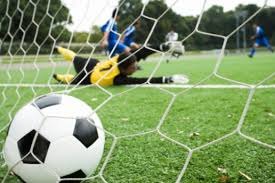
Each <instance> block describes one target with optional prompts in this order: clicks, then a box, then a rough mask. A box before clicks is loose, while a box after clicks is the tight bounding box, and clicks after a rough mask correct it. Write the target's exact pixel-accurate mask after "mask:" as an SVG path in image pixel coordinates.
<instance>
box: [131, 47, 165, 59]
mask: <svg viewBox="0 0 275 183" xmlns="http://www.w3.org/2000/svg"><path fill="white" fill-rule="evenodd" d="M150 48H151V49H149V48H147V47H142V48H139V49H133V50H131V53H134V55H135V56H136V58H137V61H140V60H141V59H146V58H147V57H148V56H150V55H152V54H154V53H156V51H163V50H162V49H161V48H160V46H150Z"/></svg>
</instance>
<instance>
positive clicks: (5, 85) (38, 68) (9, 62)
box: [0, 0, 275, 182]
mask: <svg viewBox="0 0 275 183" xmlns="http://www.w3.org/2000/svg"><path fill="white" fill-rule="evenodd" d="M180 1H181V0H175V1H173V3H172V4H171V5H170V6H169V8H168V9H167V10H166V11H164V12H163V13H162V14H161V15H160V16H159V17H157V18H153V17H150V15H147V14H144V12H145V9H146V7H147V4H148V3H149V2H148V1H147V2H146V3H144V5H143V9H142V11H141V12H140V15H139V16H138V17H136V19H138V18H144V19H148V20H151V21H152V22H153V26H152V27H151V30H150V32H149V33H148V35H147V39H146V40H145V42H144V43H143V47H146V48H148V49H152V48H150V46H148V42H149V39H150V38H151V36H152V34H154V33H156V30H155V28H156V26H157V24H158V22H159V20H161V18H162V17H163V16H165V15H166V13H167V12H168V10H169V9H171V8H172V7H173V6H176V5H177V3H178V2H180ZM7 2H8V3H7V7H6V13H5V17H2V20H1V21H0V28H1V24H2V22H3V21H4V18H5V20H6V21H7V20H8V21H9V27H8V30H6V35H5V36H4V37H3V38H2V40H1V42H0V48H1V47H2V46H3V44H4V42H5V40H9V44H10V45H12V44H14V37H15V36H16V35H17V34H18V33H19V32H21V33H22V41H21V42H20V44H19V46H18V49H17V50H16V51H12V50H11V48H12V47H11V46H10V47H9V49H8V51H7V53H8V54H7V56H5V57H3V58H2V59H1V60H0V65H1V67H2V68H3V69H1V72H5V75H6V79H5V80H4V82H2V83H0V87H1V104H0V110H2V109H3V108H5V104H6V103H7V102H8V101H9V100H12V101H13V102H12V105H9V107H8V112H7V113H6V114H2V115H3V116H1V117H0V118H1V123H2V124H1V130H0V131H1V132H2V133H3V132H4V131H6V130H7V128H8V126H9V122H10V121H11V120H12V118H13V114H14V113H15V110H16V109H17V108H18V105H19V103H20V102H22V100H23V99H24V97H25V95H24V93H21V89H22V88H28V89H30V90H31V93H32V96H31V98H35V97H37V96H39V95H40V89H41V88H43V89H47V91H48V92H58V93H66V94H70V93H72V92H75V91H81V90H83V89H85V88H88V87H90V86H79V85H74V86H68V85H55V84H52V83H51V81H52V79H51V76H52V74H53V73H55V72H56V70H57V69H58V68H57V64H58V63H56V62H55V61H54V55H53V50H54V46H55V45H56V40H57V39H58V37H59V36H61V34H62V33H63V32H62V31H61V32H60V35H57V36H53V35H52V34H51V31H50V32H49V34H48V37H47V38H45V41H46V39H50V40H51V42H52V43H53V46H52V48H51V50H50V54H49V55H48V56H46V58H45V59H48V60H49V62H48V63H47V66H46V67H48V66H50V68H51V75H50V76H49V78H48V79H47V81H45V82H44V83H39V82H37V81H38V79H39V77H41V72H42V68H43V64H39V63H37V62H38V59H41V57H39V51H40V48H41V47H42V46H43V45H44V41H42V42H41V43H40V44H39V43H38V42H37V36H38V32H39V27H40V25H41V23H42V22H43V20H44V19H46V18H49V19H51V21H50V24H49V25H48V26H49V27H50V30H51V29H53V22H54V19H55V18H56V16H58V11H59V10H61V8H62V6H63V5H61V7H59V8H58V9H57V11H56V13H55V14H50V12H49V11H48V10H49V7H50V4H51V0H48V3H47V5H46V7H45V9H47V11H46V14H45V15H44V17H43V18H42V19H41V20H40V21H39V22H36V21H35V19H34V18H33V20H32V22H30V24H34V25H35V26H36V30H35V32H36V34H35V37H34V39H33V43H32V45H30V46H29V49H31V47H35V48H36V49H37V54H36V55H33V56H32V57H31V58H30V56H28V55H27V53H28V48H26V47H24V39H25V34H26V32H27V31H28V28H29V27H30V26H27V27H23V26H22V23H23V18H24V13H25V11H27V8H28V7H33V9H34V11H33V17H35V15H36V13H37V12H36V6H37V4H38V3H39V2H40V0H39V1H35V2H34V1H32V0H30V1H28V4H27V6H26V7H25V8H24V9H21V8H20V6H19V4H20V1H17V8H16V11H15V12H13V14H10V13H9V11H8V9H9V6H10V4H9V2H10V1H9V0H7ZM125 2H127V1H123V2H122V3H125ZM207 2H208V1H207V0H204V1H203V4H202V8H201V13H200V15H199V18H198V21H197V23H196V26H195V28H194V29H193V31H192V32H191V33H190V34H189V35H188V36H186V37H185V38H184V39H183V40H181V42H182V43H185V42H186V40H188V38H190V37H191V36H193V35H194V34H200V35H205V36H212V37H216V38H219V39H221V40H223V45H222V48H221V51H220V52H219V55H218V58H217V61H216V63H215V67H214V68H213V71H212V72H211V73H210V74H209V75H208V76H206V77H204V78H203V79H202V80H200V81H199V82H197V83H196V84H194V85H175V86H173V85H152V84H150V83H149V80H150V79H151V78H152V77H153V76H154V75H155V74H156V72H157V71H158V69H159V67H160V65H161V63H162V62H164V61H165V60H166V55H167V53H168V52H169V51H168V52H160V51H157V50H155V51H156V52H158V53H159V54H160V59H159V61H157V63H156V65H155V66H154V68H153V70H152V72H151V73H150V77H149V79H148V82H146V83H144V84H141V85H135V86H132V87H126V89H125V90H124V91H122V92H121V91H120V92H118V93H115V92H114V93H113V92H112V91H109V90H107V89H106V88H103V87H101V86H99V85H98V84H95V85H94V87H96V89H98V90H99V91H100V92H102V93H104V94H105V95H106V96H107V97H106V99H105V100H104V101H102V102H101V103H100V105H98V106H97V107H96V109H95V111H96V112H97V111H98V110H100V109H102V108H103V107H104V106H105V105H106V104H108V103H110V102H111V100H113V99H114V98H116V97H120V96H121V95H125V94H126V93H128V92H130V91H133V90H136V89H137V88H141V87H144V88H145V87H152V88H155V89H157V90H160V91H161V92H163V93H165V94H167V95H169V96H170V97H171V99H170V100H169V102H168V105H167V107H166V108H165V110H164V113H163V114H162V115H161V118H160V120H159V122H158V124H157V125H156V126H155V127H154V129H152V130H148V131H140V132H137V133H136V132H135V133H132V134H127V135H115V134H114V133H112V132H109V131H107V130H105V133H106V134H107V135H108V136H109V137H110V138H111V139H112V143H111V144H110V148H109V149H108V153H107V155H106V156H105V158H104V161H103V163H102V166H101V168H100V170H99V171H98V172H97V174H96V175H92V176H90V177H88V178H86V179H85V180H93V179H96V178H100V179H101V180H102V181H103V182H107V180H106V177H105V175H104V171H105V169H106V167H107V166H108V163H109V162H110V160H111V158H112V154H113V152H114V150H115V148H116V147H117V144H118V142H119V141H121V140H123V139H127V138H131V137H135V136H143V135H148V134H151V133H155V134H158V135H159V136H161V137H162V138H164V139H166V140H168V141H170V142H172V143H174V144H177V145H179V146H181V147H182V148H183V149H184V150H185V151H187V152H188V155H187V158H186V160H185V162H184V163H183V164H182V169H181V171H180V172H178V176H177V178H176V179H175V180H176V182H181V181H182V179H184V173H185V172H186V170H187V169H188V165H189V162H190V160H191V158H192V155H193V154H194V153H196V152H197V151H199V150H201V149H203V148H206V147H208V146H211V145H213V144H215V143H218V142H220V141H222V140H224V139H226V138H228V137H230V136H232V135H234V134H239V135H240V136H241V137H243V138H245V139H248V140H249V141H251V142H253V143H255V144H256V145H262V146H264V147H266V148H270V149H273V150H274V149H275V146H274V145H271V144H268V143H265V142H262V141H259V140H257V139H255V138H253V137H250V136H248V135H246V134H244V133H242V131H241V129H242V126H243V123H244V120H245V118H246V115H247V112H248V109H249V107H250V104H251V101H252V99H253V96H254V93H255V91H256V90H258V89H261V88H274V87H275V86H274V85H263V84H264V83H265V82H266V81H268V80H269V79H270V78H273V77H274V76H275V73H272V74H271V75H269V76H268V77H266V78H265V79H263V80H262V81H260V82H259V83H258V84H254V85H251V84H248V83H245V82H241V81H237V80H233V79H230V78H227V77H225V76H223V75H221V74H220V73H219V69H220V66H221V63H222V61H223V58H224V52H225V48H226V45H227V42H228V40H229V39H230V38H231V37H232V36H233V35H234V34H235V33H236V32H237V31H238V30H240V29H241V28H242V27H243V26H244V25H245V24H246V23H247V22H249V21H250V20H251V19H252V18H254V17H255V16H256V15H257V14H258V13H259V12H261V11H262V10H263V9H264V8H265V7H266V6H267V2H268V0H265V1H263V4H262V6H261V8H260V9H258V10H257V11H256V12H255V13H254V14H253V15H252V16H250V17H248V18H247V19H246V20H245V22H243V23H242V24H241V25H240V26H239V27H237V28H236V29H234V30H233V31H232V32H231V33H230V34H229V35H218V34H214V33H208V32H204V31H201V30H200V27H199V26H200V23H201V21H202V17H203V13H204V11H205V9H206V4H207ZM87 3H91V1H87ZM93 3H94V2H93ZM186 3H187V2H186ZM94 4H95V5H96V3H94ZM13 5H14V4H13ZM121 5H122V4H120V5H119V6H118V7H120V6H121ZM86 7H89V5H87V6H86ZM110 7H111V8H112V9H113V8H114V7H115V6H114V5H113V4H112V1H107V3H106V4H105V5H104V7H103V8H102V10H100V11H101V12H102V11H105V9H107V8H110ZM84 11H85V13H84V17H83V18H85V17H86V13H87V12H88V11H89V10H88V9H85V10H84ZM16 13H20V14H21V17H22V18H21V20H19V26H18V29H17V31H16V32H13V33H11V32H10V27H11V26H12V24H13V21H15V20H13V17H14V15H15V14H16ZM100 16H101V15H100V14H99V15H98V16H97V18H98V17H100ZM95 21H96V19H94V20H92V24H93V22H95ZM68 23H69V17H67V22H64V24H68ZM75 26H78V25H75ZM122 33H123V32H122ZM122 33H121V34H119V37H121V35H122ZM89 36H90V35H89ZM72 37H73V33H72V35H71V39H70V40H69V45H68V47H70V44H71V42H72ZM8 38H9V39H8ZM86 44H87V45H89V46H90V48H91V50H92V51H91V54H89V57H90V58H91V57H93V54H94V51H95V49H96V48H97V47H98V46H99V42H98V43H97V44H91V43H90V42H89V41H88V40H87V42H86ZM19 52H21V53H23V55H22V56H18V53H19ZM30 59H31V60H32V62H27V61H28V60H30ZM4 61H6V62H5V63H4ZM15 61H16V62H15ZM1 62H2V63H1ZM28 67H31V68H34V70H33V71H32V72H34V73H33V78H32V79H31V80H32V82H31V83H29V82H26V81H25V80H26V72H29V71H28V70H27V68H28ZM70 68H71V66H70V67H69V69H68V72H69V71H70ZM14 72H18V73H19V75H20V78H21V79H20V80H18V81H14V80H13V74H14ZM87 74H89V73H87ZM190 77H192V76H190ZM212 77H216V78H220V79H222V80H224V81H228V82H229V83H231V84H230V85H204V83H205V81H207V80H208V79H209V78H212ZM59 87H61V88H59ZM173 87H177V88H184V89H185V90H182V91H180V92H173V91H172V90H169V88H173ZM10 88H12V89H13V90H14V91H15V93H16V95H15V96H14V97H15V98H12V99H11V98H9V92H10V90H9V89H10ZM167 88H168V89H167ZM194 88H201V89H209V88H238V89H246V90H248V91H249V95H248V98H247V99H246V103H245V105H244V108H243V111H242V114H241V116H240V120H239V122H238V125H237V126H236V127H235V129H234V130H233V131H231V132H230V133H227V134H226V135H223V136H221V137H219V138H217V139H215V140H213V141H210V142H208V143H205V144H203V145H200V146H198V147H195V148H191V147H189V146H188V145H186V144H185V143H184V142H180V141H178V140H175V139H173V138H171V137H170V136H168V135H167V134H165V133H164V132H162V130H161V127H162V126H163V124H164V123H165V120H166V118H167V116H168V114H169V112H170V111H171V108H172V106H173V104H174V103H175V101H176V99H177V98H178V97H182V96H183V95H184V94H185V93H188V92H189V91H190V90H192V89H194ZM57 89H58V90H59V91H58V90H57ZM23 101H24V100H23ZM91 115H92V114H91ZM3 119H8V120H5V121H4V122H3V121H2V120H3ZM103 124H104V123H103ZM1 142H2V143H4V142H3V141H1ZM31 153H32V152H31ZM34 157H35V156H34ZM22 159H23V158H22ZM37 161H39V162H40V160H39V159H37ZM18 163H19V162H18ZM40 163H42V162H40ZM16 165H17V164H15V165H14V167H15V166H16ZM14 167H13V168H14ZM45 168H46V169H48V171H49V172H52V171H51V170H50V169H49V168H48V167H45ZM1 171H7V172H6V174H5V175H4V179H3V181H2V182H7V181H6V179H7V177H8V176H9V173H10V172H11V171H12V169H11V170H7V168H6V166H5V164H2V168H1ZM52 173H54V172H52ZM54 174H56V173H54ZM56 175H57V174H56ZM68 180H70V179H68ZM83 180H84V179H83Z"/></svg>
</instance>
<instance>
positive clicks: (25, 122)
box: [8, 103, 43, 140]
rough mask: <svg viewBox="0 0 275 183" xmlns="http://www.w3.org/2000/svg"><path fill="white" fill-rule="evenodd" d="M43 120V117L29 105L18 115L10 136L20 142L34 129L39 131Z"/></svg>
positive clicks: (10, 129)
mask: <svg viewBox="0 0 275 183" xmlns="http://www.w3.org/2000/svg"><path fill="white" fill-rule="evenodd" d="M42 120H43V115H42V114H41V113H40V112H39V110H38V109H37V108H35V107H34V106H33V105H32V104H31V103H29V104H27V105H26V106H24V107H23V108H21V109H20V110H19V111H18V112H17V113H16V115H15V117H14V119H13V120H12V123H11V125H10V128H9V132H8V135H9V136H11V137H12V138H13V139H14V140H19V139H21V138H22V137H23V136H24V135H26V134H27V133H28V132H30V131H32V130H33V129H38V128H39V126H40V124H41V122H42Z"/></svg>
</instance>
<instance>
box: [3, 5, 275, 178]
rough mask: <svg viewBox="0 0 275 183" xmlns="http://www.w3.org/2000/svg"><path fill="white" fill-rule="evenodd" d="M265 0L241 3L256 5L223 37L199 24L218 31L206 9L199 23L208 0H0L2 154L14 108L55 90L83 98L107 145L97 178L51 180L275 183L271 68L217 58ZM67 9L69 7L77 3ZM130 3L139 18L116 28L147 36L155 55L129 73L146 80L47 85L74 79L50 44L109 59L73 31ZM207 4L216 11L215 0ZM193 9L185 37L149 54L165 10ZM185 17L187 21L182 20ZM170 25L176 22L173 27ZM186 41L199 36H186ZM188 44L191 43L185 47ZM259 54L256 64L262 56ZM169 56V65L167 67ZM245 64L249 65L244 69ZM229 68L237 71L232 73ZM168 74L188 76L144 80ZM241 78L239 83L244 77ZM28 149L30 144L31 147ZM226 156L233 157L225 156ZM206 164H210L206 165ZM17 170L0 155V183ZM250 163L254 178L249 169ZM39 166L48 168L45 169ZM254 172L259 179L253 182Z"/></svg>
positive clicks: (90, 36) (144, 44)
mask: <svg viewBox="0 0 275 183" xmlns="http://www.w3.org/2000/svg"><path fill="white" fill-rule="evenodd" d="M270 1H271V0H270ZM270 1H268V0H262V1H260V2H259V1H253V0H251V1H243V6H244V5H249V4H253V3H257V6H255V7H257V8H256V9H255V8H254V9H253V10H251V13H250V14H249V16H247V18H246V19H245V20H244V21H243V22H240V23H239V25H238V26H237V27H231V29H230V30H226V31H222V32H223V33H224V34H219V33H218V32H219V31H217V32H212V31H208V30H205V27H203V26H202V22H203V21H208V22H209V23H211V22H212V23H213V27H214V29H212V30H215V26H217V29H219V27H220V26H218V24H220V22H215V20H213V21H212V20H208V19H207V18H206V12H207V16H208V15H209V16H210V14H211V12H210V11H207V10H208V8H209V7H210V5H212V3H213V2H212V1H211V0H200V1H198V3H197V4H196V5H195V4H192V3H191V4H189V5H188V3H189V1H181V0H167V1H157V0H156V1H142V2H141V1H134V0H131V1H128V0H120V1H119V4H117V2H116V1H102V2H101V3H100V2H98V1H84V0H83V1H77V3H79V4H80V5H79V7H81V9H77V8H73V9H70V10H69V9H68V7H67V5H66V3H68V2H65V1H63V2H61V1H56V2H54V1H53V0H48V1H42V0H29V1H25V0H18V1H15V0H2V1H1V3H0V10H1V17H0V92H1V96H0V134H1V141H0V142H1V148H3V146H4V143H5V137H6V135H7V131H8V128H9V125H10V123H11V121H12V119H13V117H14V115H15V114H16V112H17V111H18V110H19V109H20V108H21V107H22V106H24V105H25V104H26V103H27V102H29V101H31V100H32V99H34V98H37V97H38V96H40V95H44V94H47V93H63V94H68V95H72V96H75V97H77V98H79V99H82V100H83V101H85V102H86V103H87V104H89V105H90V106H91V107H92V108H93V109H94V110H95V112H96V113H97V114H98V115H99V117H100V119H101V121H102V124H103V126H104V131H105V135H106V144H105V149H104V155H103V158H102V160H101V163H100V165H99V166H98V168H97V170H96V172H93V173H92V174H91V175H89V176H88V177H86V178H79V177H73V178H64V179H62V178H61V177H58V181H60V182H63V181H64V182H66V181H68V182H70V181H72V182H73V181H83V182H142V181H145V182H146V181H148V182H184V181H186V182H192V181H193V182H196V181H199V180H200V181H205V182H207V181H210V180H212V181H213V180H217V179H218V180H219V181H220V182H222V181H225V182H228V181H229V179H231V180H233V181H235V180H236V181H237V180H239V179H244V180H251V179H252V180H254V181H256V182H257V181H259V182H262V181H264V180H266V181H267V182H273V181H274V180H275V177H274V175H273V174H274V173H273V172H272V170H273V169H274V163H275V162H274V159H275V156H274V150H275V144H274V140H275V137H274V134H275V133H274V132H275V128H274V122H275V121H274V119H275V118H274V116H275V111H274V107H275V106H274V104H273V103H274V97H275V95H274V89H275V83H274V78H275V70H274V67H273V68H272V65H270V66H268V64H272V63H271V62H269V61H268V59H266V60H261V61H263V63H260V61H259V62H255V64H256V65H255V66H251V65H252V64H253V60H252V61H250V62H248V61H247V60H243V58H244V56H243V57H242V58H239V57H241V56H240V55H238V54H236V55H235V54H233V55H230V58H227V56H225V53H228V52H230V53H229V54H231V53H232V52H231V51H227V46H228V44H229V42H230V41H232V40H233V39H235V37H234V36H235V35H236V33H237V32H238V31H241V29H242V28H243V27H244V26H246V25H248V24H249V23H250V22H252V21H253V19H254V18H255V17H257V16H258V15H259V14H260V13H261V12H263V11H265V9H267V8H269V7H270V6H271V5H273V4H272V2H271V3H270ZM73 2H74V1H72V2H71V3H72V5H71V6H74V5H76V4H77V3H76V4H74V3H75V2H74V3H73ZM137 2H139V3H137ZM160 2H162V3H164V4H166V8H165V10H164V11H162V9H161V8H160V9H159V11H157V10H158V8H159V7H157V6H158V3H160ZM224 2H225V1H224ZM131 3H137V4H139V5H141V6H140V7H139V10H140V11H139V12H138V14H136V13H135V14H134V13H133V14H131V15H128V16H131V22H126V23H125V22H124V23H125V25H126V24H127V25H131V24H133V23H134V22H135V21H137V20H139V19H140V20H141V21H144V22H146V24H145V25H144V26H148V27H149V28H148V27H147V29H146V30H147V31H146V32H142V31H141V34H143V35H142V36H143V38H144V40H139V41H138V42H139V43H140V44H141V48H144V47H145V48H147V49H151V50H154V51H155V52H156V54H154V55H152V56H150V57H149V58H147V60H146V61H145V62H144V65H143V64H141V68H142V70H141V73H142V74H140V75H139V74H138V72H137V75H135V76H137V77H138V76H147V77H149V78H148V80H147V82H145V83H143V84H138V85H131V86H120V87H107V88H105V87H102V86H100V85H99V84H93V85H86V86H83V85H80V83H77V84H76V85H64V84H63V85H62V84H58V83H56V82H55V81H54V80H53V78H52V76H53V74H54V73H58V72H63V73H67V74H69V73H73V65H72V64H71V63H68V62H66V63H65V62H63V58H62V57H61V56H59V55H58V54H56V52H55V47H56V46H63V47H65V48H68V49H72V50H74V51H75V52H76V54H78V55H81V56H84V57H87V58H98V59H100V60H104V59H107V58H108V57H109V58H110V57H111V56H110V55H107V56H106V55H105V54H102V53H103V52H104V50H102V49H101V47H100V43H101V41H102V35H101V34H99V35H100V36H99V37H98V39H95V40H93V39H94V37H95V36H96V34H95V31H96V29H93V30H92V31H89V33H87V34H86V37H84V38H83V39H82V40H81V34H80V33H79V32H77V31H75V30H76V28H77V27H80V26H81V25H82V24H89V25H91V26H90V28H91V27H93V26H94V25H97V22H98V21H99V20H100V19H104V18H105V19H106V20H107V18H106V16H105V14H106V12H108V13H107V14H108V16H109V15H110V14H111V13H110V11H112V10H113V9H114V8H115V7H118V10H119V11H120V12H124V11H126V10H125V7H126V8H127V7H128V8H129V9H130V8H132V6H131ZM215 3H218V4H219V2H218V1H215ZM234 3H236V6H237V5H238V4H239V3H242V1H235V0H234ZM68 4H69V3H68ZM194 6H196V8H198V7H199V8H198V10H199V12H198V15H197V16H194V19H193V22H192V23H191V24H189V25H193V26H192V27H189V28H190V29H189V30H190V31H189V32H187V33H186V32H178V33H179V34H182V35H184V36H182V37H180V39H179V41H176V42H172V45H173V46H170V48H169V50H167V51H159V50H155V49H154V48H153V47H152V46H151V45H152V42H153V43H154V41H155V40H157V38H154V35H158V34H161V33H160V32H159V30H160V29H161V28H163V26H162V25H161V23H163V22H161V21H162V20H163V19H164V18H166V17H169V16H171V12H172V11H177V10H178V9H183V10H186V11H187V9H191V8H192V7H193V8H195V7H194ZM95 7H96V8H95ZM154 7H155V8H154ZM123 8H124V9H123ZM216 10H217V11H218V10H219V9H216ZM70 11H78V13H79V12H81V14H82V15H83V16H82V17H81V21H79V22H78V23H77V24H75V23H74V24H72V23H73V22H74V21H75V20H73V17H72V16H71V15H70ZM91 11H94V12H97V14H96V13H95V14H96V15H93V17H91V15H90V14H89V12H91ZM135 12H136V11H135ZM150 12H152V13H153V12H154V16H151V15H150ZM212 13H213V12H212ZM216 13H219V12H216ZM121 19H123V17H121ZM187 19H188V17H187V18H186V21H187ZM166 20H167V19H166ZM177 20H179V19H176V20H173V21H174V22H175V21H177ZM121 21H123V20H121ZM171 21H172V20H171ZM148 22H149V23H148ZM160 22H161V23H160ZM164 22H165V21H164ZM166 23H167V22H166ZM168 24H169V23H168ZM181 25H183V24H181V23H180V22H178V24H177V23H175V26H181ZM223 26H224V25H223ZM125 30H126V27H123V30H119V33H117V34H118V36H119V37H120V38H121V37H122V36H123V34H124V32H125ZM178 30H181V29H180V28H178ZM167 31H169V30H167ZM45 35H46V36H45ZM82 35H84V33H83V34H82ZM163 37H165V35H164V36H163ZM194 37H198V39H193V38H194ZM206 37H207V38H208V37H210V38H211V39H212V41H213V42H215V41H216V43H215V46H214V48H213V49H211V50H212V51H207V54H204V52H203V51H198V49H200V48H199V46H201V44H200V43H198V41H201V42H202V44H206V45H204V46H205V48H207V46H208V45H207V42H206V41H205V38H206ZM77 39H80V40H77ZM190 40H192V41H190ZM188 41H190V42H188ZM196 41H197V42H196ZM163 42H164V40H163ZM190 44H197V45H196V46H195V47H194V48H192V49H190V46H189V45H190ZM230 44H231V43H230ZM196 48H197V50H195V49H196ZM85 50H88V51H85ZM190 50H191V51H190ZM213 50H218V53H216V52H215V54H213ZM175 52H176V53H178V52H180V53H181V54H183V57H178V56H181V54H179V55H177V57H171V54H173V53H175ZM261 54H263V58H266V57H269V56H270V55H271V54H270V55H269V54H267V53H261ZM266 55H267V56H266ZM231 57H232V58H231ZM270 57H271V56H270ZM168 58H169V60H170V61H171V62H169V63H166V60H167V59H168ZM245 58H246V57H245ZM230 59H231V60H232V62H231V60H230ZM238 59H239V60H238ZM246 59H248V58H246ZM273 61H274V60H273ZM246 64H247V65H246ZM262 64H267V66H263V67H264V70H261V69H260V71H259V72H258V70H257V68H259V67H260V66H262ZM273 66H274V64H273ZM245 67H251V68H252V67H253V68H252V69H248V70H245V69H246V68H245ZM238 68H240V69H241V70H238ZM231 69H233V70H234V71H236V72H235V73H233V72H231V71H232V70H231ZM248 72H250V73H248ZM86 74H89V73H86ZM173 74H187V75H188V77H189V78H190V81H191V82H190V83H188V84H151V83H150V79H151V78H152V77H154V76H163V75H165V76H171V75H173ZM234 74H236V75H234ZM242 74H244V77H247V79H243V78H242ZM251 75H253V76H251ZM193 78H195V79H193ZM258 105H260V106H261V107H260V108H259V106H258ZM263 113H264V114H263ZM250 122H251V123H250ZM246 123H249V124H247V125H246ZM260 123H261V124H260ZM244 126H245V127H244ZM34 143H35V141H34V142H32V145H33V144H34ZM235 147H236V149H234V148H235ZM228 151H232V152H231V154H230V152H228ZM64 153H66V152H64ZM253 153H254V154H253ZM256 154H257V155H256ZM239 156H240V158H238V157H239ZM249 157H250V158H251V159H249ZM242 158H243V160H242ZM257 158H259V161H262V164H261V163H259V164H257V165H254V164H253V163H255V162H257V161H258V159H257ZM22 160H23V159H21V161H22ZM21 161H20V162H21ZM270 161H271V162H270ZM20 162H18V163H20ZM251 162H252V163H251ZM40 164H41V166H43V165H44V164H43V163H40ZM207 164H209V166H210V167H207ZM270 164H271V165H270ZM246 165H247V167H246ZM272 165H273V167H272ZM16 166H17V164H15V165H14V166H13V167H12V168H11V169H9V167H8V166H7V165H6V163H5V160H4V158H3V151H2V152H1V167H0V178H1V180H2V182H3V183H4V182H16V181H17V180H19V179H18V178H17V177H16V176H14V174H13V169H14V168H15V167H16ZM254 166H255V171H253V167H254ZM260 167H262V169H261V168H260ZM45 168H46V169H48V167H47V165H45ZM49 171H50V172H51V170H49ZM230 171H231V172H230ZM263 172H265V173H264V175H263V176H262V177H261V174H262V173H263Z"/></svg>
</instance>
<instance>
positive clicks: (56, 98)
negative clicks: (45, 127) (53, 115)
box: [34, 94, 62, 109]
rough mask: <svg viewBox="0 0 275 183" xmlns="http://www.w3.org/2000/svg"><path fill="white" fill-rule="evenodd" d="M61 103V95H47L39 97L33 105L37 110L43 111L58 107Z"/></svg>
mask: <svg viewBox="0 0 275 183" xmlns="http://www.w3.org/2000/svg"><path fill="white" fill-rule="evenodd" d="M61 101H62V97H61V95H57V94H49V95H44V96H42V97H39V98H38V99H36V100H35V101H34V103H35V105H36V106H37V107H38V108H39V109H43V108H46V107H50V106H53V105H58V104H60V103H61Z"/></svg>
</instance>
